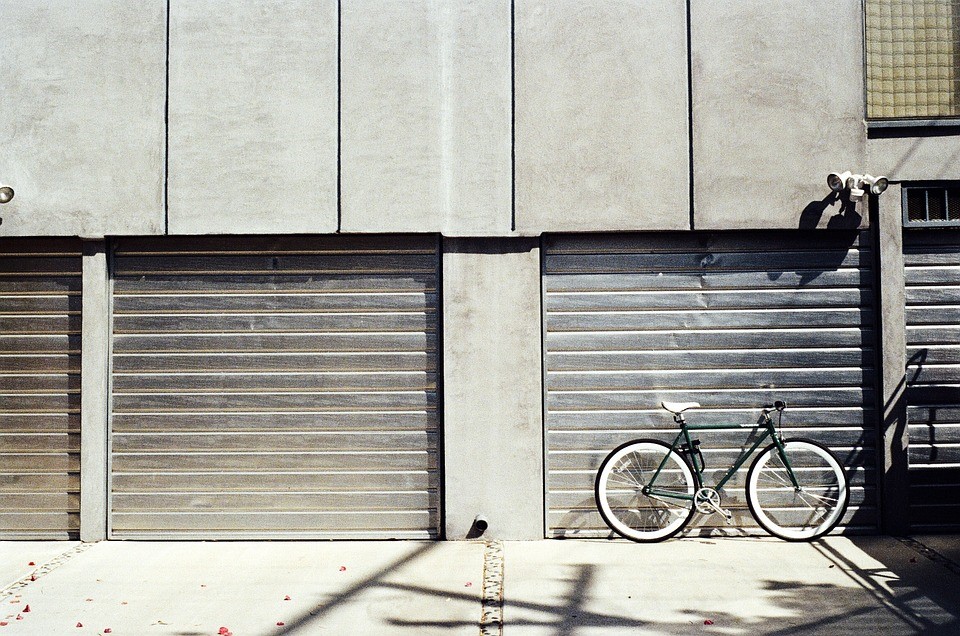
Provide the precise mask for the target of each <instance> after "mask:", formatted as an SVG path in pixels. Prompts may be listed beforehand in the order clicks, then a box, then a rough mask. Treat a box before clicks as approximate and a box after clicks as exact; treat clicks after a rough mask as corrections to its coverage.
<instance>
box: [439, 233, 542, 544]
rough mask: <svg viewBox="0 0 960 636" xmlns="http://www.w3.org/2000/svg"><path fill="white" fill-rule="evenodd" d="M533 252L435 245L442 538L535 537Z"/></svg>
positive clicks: (528, 246) (468, 242)
mask: <svg viewBox="0 0 960 636" xmlns="http://www.w3.org/2000/svg"><path fill="white" fill-rule="evenodd" d="M540 317H541V310H540V249H539V244H538V241H536V240H534V239H447V240H444V243H443V331H444V333H445V334H447V336H446V337H445V338H444V342H443V396H444V397H443V401H444V404H443V412H444V416H443V421H444V423H443V437H444V488H443V492H444V510H445V518H446V537H447V538H448V539H462V538H464V537H465V536H467V534H468V532H469V531H470V528H471V525H472V523H473V519H474V517H475V516H476V515H477V514H483V515H485V516H486V517H487V519H488V520H489V522H490V528H489V530H488V531H487V533H486V535H484V536H488V537H495V538H501V539H541V538H543V413H542V408H543V402H542V400H543V384H542V352H541V332H540V323H541V320H540Z"/></svg>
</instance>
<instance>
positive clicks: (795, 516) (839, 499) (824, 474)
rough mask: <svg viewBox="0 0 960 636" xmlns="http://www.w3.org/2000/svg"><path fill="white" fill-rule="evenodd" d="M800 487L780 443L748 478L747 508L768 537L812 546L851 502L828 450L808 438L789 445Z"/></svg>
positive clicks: (768, 450)
mask: <svg viewBox="0 0 960 636" xmlns="http://www.w3.org/2000/svg"><path fill="white" fill-rule="evenodd" d="M783 451H784V454H785V455H786V458H787V461H788V462H789V464H790V467H791V468H792V470H793V474H794V477H795V478H796V480H797V485H796V486H795V485H794V484H793V482H792V481H791V479H790V475H789V473H788V472H787V467H786V465H785V464H784V461H783V457H781V455H780V451H779V450H778V449H777V447H776V445H775V444H771V445H770V446H767V447H766V448H765V449H764V450H763V452H761V453H760V455H758V456H757V458H756V459H755V460H754V462H753V464H752V465H751V466H750V471H749V472H748V473H747V503H748V504H749V505H750V512H751V513H752V514H753V517H754V518H755V519H756V520H757V523H759V524H760V525H761V526H762V527H763V528H764V529H765V530H766V531H767V532H769V533H770V534H772V535H774V536H777V537H780V538H781V539H785V540H787V541H811V540H813V539H816V538H817V537H820V536H823V535H824V534H826V533H828V532H830V531H831V530H832V529H833V528H834V527H835V526H836V525H837V524H838V523H839V522H840V519H841V518H842V517H843V513H844V512H845V511H846V509H847V502H848V501H849V499H850V489H849V486H848V484H847V477H846V475H845V474H844V472H843V468H842V467H841V466H840V462H839V461H837V458H836V457H834V455H833V453H832V452H830V450H829V449H827V447H826V446H823V445H822V444H819V443H817V442H814V441H813V440H808V439H790V440H784V442H783Z"/></svg>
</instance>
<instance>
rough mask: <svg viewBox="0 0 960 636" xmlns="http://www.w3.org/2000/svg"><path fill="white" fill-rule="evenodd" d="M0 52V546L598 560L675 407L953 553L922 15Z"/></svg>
mask: <svg viewBox="0 0 960 636" xmlns="http://www.w3.org/2000/svg"><path fill="white" fill-rule="evenodd" d="M0 18H2V19H0V41H2V42H4V45H3V47H2V49H0V59H2V60H3V73H2V75H3V79H2V82H3V87H2V90H0V131H2V132H0V135H2V137H0V139H2V149H3V151H2V152H0V186H5V187H6V188H8V189H7V190H5V191H2V192H0V194H2V195H3V196H2V197H0V198H2V199H7V201H6V202H5V203H3V204H0V218H2V222H0V237H2V238H0V252H2V255H0V325H2V328H0V400H2V401H0V459H2V464H0V537H2V538H44V537H46V538H65V537H71V536H79V537H81V538H82V539H83V540H86V541H96V540H101V539H125V538H134V539H135V538H168V539H178V538H238V537H242V538H262V539H270V538H446V539H462V538H467V537H470V536H475V534H476V528H475V524H474V520H475V519H476V518H477V517H478V516H482V517H484V518H485V519H486V520H487V521H488V523H489V529H488V530H487V531H486V535H485V536H495V537H500V538H508V539H536V538H541V537H544V536H546V537H568V536H577V537H583V536H596V537H603V536H608V535H609V531H608V530H607V529H606V527H605V526H604V525H603V522H602V520H601V519H600V516H599V514H598V513H597V511H596V507H595V504H594V501H593V480H594V475H595V472H596V470H597V467H598V466H599V463H600V461H601V460H602V459H603V457H604V456H605V455H606V453H607V452H608V451H609V450H610V449H612V448H614V447H615V446H617V445H618V444H619V443H621V442H623V441H626V440H629V439H632V438H634V437H663V436H666V435H668V434H669V430H670V429H671V427H672V421H671V419H670V416H669V414H667V413H666V412H665V411H663V410H662V409H660V408H659V403H660V401H661V400H673V401H677V400H688V399H689V400H696V401H699V402H701V403H702V404H703V406H704V409H702V410H701V411H698V412H697V413H696V415H695V417H697V418H700V419H701V420H702V421H728V420H734V421H743V422H744V423H750V422H752V421H754V420H755V419H756V416H757V414H758V411H759V408H760V407H761V406H762V405H764V404H769V403H771V402H772V401H773V400H775V399H782V400H785V401H786V402H787V403H788V405H789V408H788V410H787V412H786V414H785V416H784V420H783V426H784V429H785V430H787V432H789V433H791V434H798V435H803V436H806V437H811V438H813V439H816V440H818V441H820V442H822V443H824V444H827V445H828V446H830V447H831V448H832V449H833V450H834V451H835V452H836V453H837V455H838V456H840V457H841V458H842V460H843V462H844V464H845V466H846V467H847V470H848V475H849V478H850V482H851V486H852V491H851V492H852V496H851V504H850V507H849V510H848V512H847V514H846V517H845V518H844V519H843V521H842V525H841V531H846V532H867V533H869V532H889V533H901V532H906V531H910V530H924V531H934V530H938V529H953V530H956V529H957V528H958V527H960V503H958V502H960V496H958V495H960V310H958V307H960V229H958V228H957V227H955V225H957V224H960V106H958V105H960V75H958V72H957V69H958V68H960V48H958V45H957V42H956V41H957V40H960V38H958V37H957V34H960V6H958V5H957V3H954V2H950V1H947V0H926V1H921V0H916V1H912V2H911V1H906V0H905V1H902V2H899V1H895V0H865V1H861V0H843V1H840V2H837V1H836V0H833V1H829V2H828V1H826V0H804V1H800V0H777V1H772V2H771V1H767V2H759V1H757V0H737V1H736V2H732V1H731V2H715V1H709V0H689V1H679V0H622V1H616V2H612V1H606V0H577V1H573V0H513V1H512V2H507V1H504V0H450V1H447V2H433V1H429V0H402V1H401V0H339V1H335V0H323V1H321V2H304V1H302V0H285V1H284V2H265V1H259V0H245V1H244V2H235V3H231V4H230V5H229V6H225V5H223V4H222V3H217V2H184V1H182V0H143V1H138V2H129V1H127V0H82V1H79V2H74V3H71V4H70V6H65V5H63V4H62V3H58V2H52V1H50V0H29V1H23V0H18V1H13V0H0ZM844 172H850V173H852V175H857V176H860V175H875V176H878V177H879V176H881V175H883V176H885V177H886V178H887V179H888V183H889V187H887V188H886V190H885V191H884V192H882V193H879V194H878V193H871V192H870V191H869V185H870V183H871V180H870V179H867V180H866V181H864V182H863V183H866V185H865V186H863V189H866V190H867V192H866V193H865V194H863V196H862V197H859V196H858V193H856V192H855V190H857V188H858V187H859V186H860V184H861V182H860V181H857V176H854V177H852V181H850V182H846V181H844V184H843V188H841V190H840V191H834V190H832V189H831V188H830V187H828V185H827V176H828V175H829V174H831V173H837V174H840V173H844ZM848 185H852V186H853V191H852V190H851V189H850V188H849V187H847V186H848ZM743 443H744V438H743V436H741V435H734V434H732V433H731V434H728V433H716V434H714V435H712V436H711V437H710V439H709V440H705V446H706V445H708V444H709V447H711V448H713V449H715V450H713V451H711V452H709V453H706V460H707V465H708V468H710V467H711V465H712V466H714V467H716V468H717V469H719V468H720V467H722V466H723V465H724V464H725V460H727V459H731V458H732V457H733V456H734V455H735V454H736V452H737V451H739V449H740V448H741V447H742V445H743ZM740 486H742V479H740V480H739V482H738V481H737V480H735V481H734V483H733V484H732V485H731V486H728V487H727V489H726V490H727V493H726V494H727V496H728V501H730V502H731V507H732V508H733V510H734V513H735V518H734V527H733V528H732V529H731V528H729V527H728V526H726V524H723V523H718V522H716V520H715V519H712V518H709V517H707V518H702V519H700V521H699V522H697V523H698V524H699V527H700V528H701V529H703V530H704V531H714V530H715V531H718V532H725V531H733V532H743V531H751V528H752V527H753V521H752V519H751V518H750V515H749V511H748V510H747V506H746V502H745V501H744V500H743V496H742V488H741V487H740Z"/></svg>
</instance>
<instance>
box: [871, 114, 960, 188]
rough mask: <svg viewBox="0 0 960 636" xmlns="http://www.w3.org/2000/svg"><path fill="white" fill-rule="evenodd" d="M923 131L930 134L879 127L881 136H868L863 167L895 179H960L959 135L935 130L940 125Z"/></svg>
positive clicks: (873, 172) (872, 172)
mask: <svg viewBox="0 0 960 636" xmlns="http://www.w3.org/2000/svg"><path fill="white" fill-rule="evenodd" d="M925 132H929V133H932V134H931V135H930V136H922V137H913V136H910V135H909V133H908V134H907V135H904V136H901V135H897V134H896V133H895V131H883V133H886V134H884V135H883V136H882V137H873V138H871V139H869V140H868V141H867V170H868V171H870V173H871V174H875V175H876V174H884V175H887V176H888V177H890V178H891V179H894V180H898V181H919V180H924V179H960V137H958V136H957V135H956V134H939V133H942V132H945V131H943V130H942V129H928V130H927V131H925ZM883 133H881V134H883ZM884 196H890V195H889V194H885V195H884Z"/></svg>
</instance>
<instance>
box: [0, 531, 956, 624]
mask: <svg viewBox="0 0 960 636" xmlns="http://www.w3.org/2000/svg"><path fill="white" fill-rule="evenodd" d="M958 543H960V537H957V536H952V535H944V536H939V537H917V538H914V539H910V540H898V539H894V538H890V537H831V538H829V539H826V540H824V541H821V542H818V543H815V544H792V543H786V542H783V541H779V540H776V539H771V538H710V539H707V538H701V539H698V538H688V539H674V540H670V541H667V542H664V543H659V544H653V545H639V544H633V543H629V542H623V541H580V540H576V541H574V540H567V541H535V542H505V543H504V544H502V545H499V544H489V545H487V544H484V543H465V542H437V543H425V542H423V543H421V542H164V543H159V542H119V541H118V542H103V543H98V544H92V545H91V544H77V543H67V542H0V575H2V576H3V577H4V578H3V579H2V580H0V590H2V591H0V636H4V635H5V634H38V635H39V634H42V635H45V636H47V635H49V636H57V635H60V634H77V635H81V634H115V635H117V636H120V635H131V634H132V635H137V636H141V635H152V634H156V635H158V636H159V635H165V636H206V635H210V636H217V635H218V632H219V631H220V628H221V627H224V628H226V629H227V630H228V631H229V632H231V633H232V634H234V636H250V635H285V634H351V635H352V634H361V635H366V634H391V635H396V634H401V635H402V634H410V635H411V636H419V635H421V634H422V635H432V634H457V635H459V634H464V635H467V634H469V635H470V636H476V635H477V634H480V633H481V630H482V633H485V634H499V633H501V627H500V623H499V620H498V619H499V618H500V615H501V611H500V606H499V605H498V604H497V602H496V601H497V596H498V594H500V593H501V591H502V594H503V597H504V604H503V607H502V617H503V626H502V633H503V634H506V635H508V636H534V635H536V636H567V635H575V636H592V635H601V634H602V635H609V636H613V635H618V634H625V633H630V634H728V635H729V634H744V635H748V634H750V635H752V634H784V635H786V634H871V633H872V634H876V635H880V634H882V635H887V634H919V633H923V634H944V635H945V634H958V633H960V565H958V560H957V559H958V557H960V545H958ZM31 562H32V563H34V564H35V565H30V563H31ZM485 569H486V574H487V577H486V578H487V580H486V582H485V581H484V571H485ZM31 577H32V578H33V579H34V580H31ZM485 596H486V597H487V599H486V604H484V597H485ZM28 605H29V607H30V611H29V612H27V611H26V607H27V606H28ZM18 615H19V616H20V620H17V616H18ZM483 617H486V621H485V624H483V623H484V620H483ZM2 623H7V624H6V625H3V624H2ZM78 624H79V625H81V626H80V627H78V626H77V625H78ZM107 629H109V630H110V631H109V632H108V631H107Z"/></svg>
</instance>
